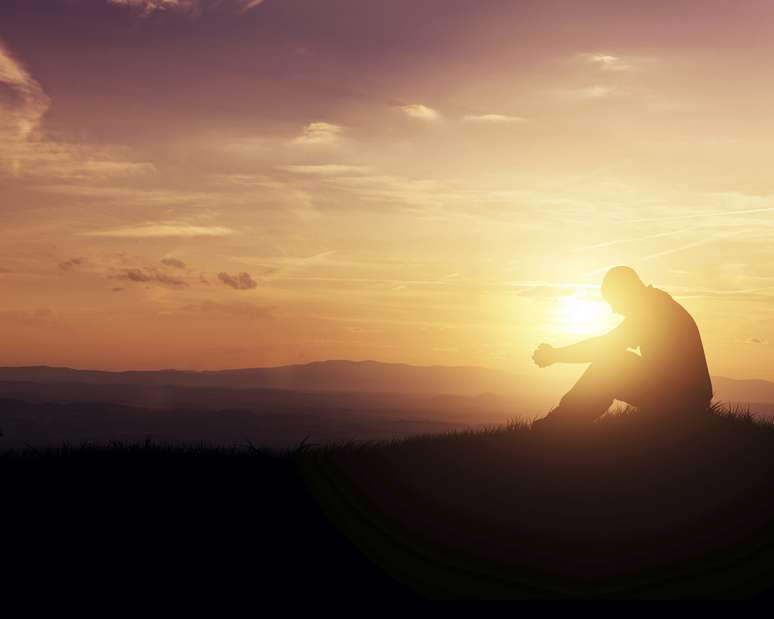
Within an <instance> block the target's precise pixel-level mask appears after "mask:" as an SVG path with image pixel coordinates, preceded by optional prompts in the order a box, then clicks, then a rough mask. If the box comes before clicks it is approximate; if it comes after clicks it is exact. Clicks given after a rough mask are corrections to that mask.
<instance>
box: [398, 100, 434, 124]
mask: <svg viewBox="0 0 774 619" xmlns="http://www.w3.org/2000/svg"><path fill="white" fill-rule="evenodd" d="M400 109H401V111H402V112H403V113H404V114H406V116H409V117H411V118H416V119H418V120H426V121H436V120H440V119H441V114H440V112H438V111H437V110H434V109H433V108H431V107H427V106H426V105H422V104H421V103H410V104H408V105H401V106H400Z"/></svg>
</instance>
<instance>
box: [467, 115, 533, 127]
mask: <svg viewBox="0 0 774 619" xmlns="http://www.w3.org/2000/svg"><path fill="white" fill-rule="evenodd" d="M462 120H464V121H465V122H469V123H477V124H482V125H514V124H521V123H525V122H527V119H526V118H522V117H521V116H508V115H507V114H468V115H467V116H463V117H462Z"/></svg>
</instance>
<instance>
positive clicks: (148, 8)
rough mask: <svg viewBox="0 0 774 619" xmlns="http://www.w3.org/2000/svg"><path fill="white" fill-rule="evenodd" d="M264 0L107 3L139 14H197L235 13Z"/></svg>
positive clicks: (126, 0)
mask: <svg viewBox="0 0 774 619" xmlns="http://www.w3.org/2000/svg"><path fill="white" fill-rule="evenodd" d="M263 2H264V0H225V1H224V0H107V3H108V4H112V5H116V6H123V7H127V8H130V9H133V10H134V11H136V12H137V13H138V14H139V15H141V16H148V15H152V14H154V13H161V12H170V13H183V14H188V15H194V16H199V15H201V14H203V13H204V12H205V11H207V10H219V9H222V8H225V7H229V8H231V9H232V10H234V11H235V12H237V13H240V14H241V13H246V12H248V11H250V10H252V9H255V8H258V7H259V6H261V5H262V4H263Z"/></svg>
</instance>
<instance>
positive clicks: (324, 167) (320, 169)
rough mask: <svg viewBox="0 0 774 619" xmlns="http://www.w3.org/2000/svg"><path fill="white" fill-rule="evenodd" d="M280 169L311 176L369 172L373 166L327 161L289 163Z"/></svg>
mask: <svg viewBox="0 0 774 619" xmlns="http://www.w3.org/2000/svg"><path fill="white" fill-rule="evenodd" d="M279 169H280V170H284V171H285V172H292V173H293V174H308V175H310V176H339V175H343V176H346V175H349V174H368V173H369V172H371V168H370V167H368V166H361V165H343V164H337V163H326V164H319V165H287V166H281V167H280V168H279Z"/></svg>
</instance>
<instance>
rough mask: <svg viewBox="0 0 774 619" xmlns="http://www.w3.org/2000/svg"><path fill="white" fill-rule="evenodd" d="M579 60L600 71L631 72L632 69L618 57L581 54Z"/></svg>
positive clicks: (626, 61) (632, 67) (625, 61)
mask: <svg viewBox="0 0 774 619" xmlns="http://www.w3.org/2000/svg"><path fill="white" fill-rule="evenodd" d="M580 58H581V60H582V61H583V62H585V63H586V64H588V65H591V66H593V67H596V68H598V69H601V70H602V71H612V72H621V71H631V70H633V69H634V65H633V64H632V63H631V62H630V61H628V60H625V59H623V58H621V57H620V56H613V55H612V54H601V53H594V54H588V53H587V54H581V55H580Z"/></svg>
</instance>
